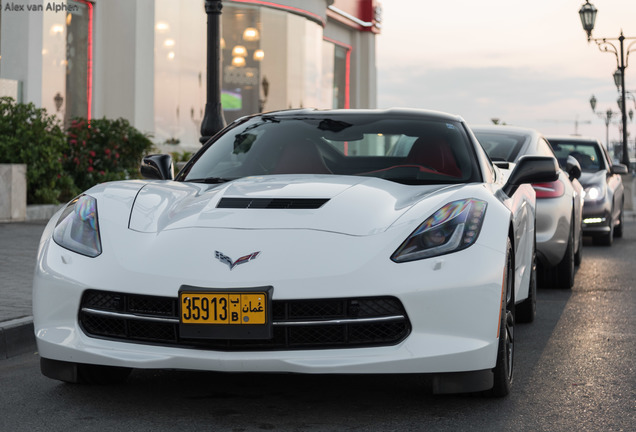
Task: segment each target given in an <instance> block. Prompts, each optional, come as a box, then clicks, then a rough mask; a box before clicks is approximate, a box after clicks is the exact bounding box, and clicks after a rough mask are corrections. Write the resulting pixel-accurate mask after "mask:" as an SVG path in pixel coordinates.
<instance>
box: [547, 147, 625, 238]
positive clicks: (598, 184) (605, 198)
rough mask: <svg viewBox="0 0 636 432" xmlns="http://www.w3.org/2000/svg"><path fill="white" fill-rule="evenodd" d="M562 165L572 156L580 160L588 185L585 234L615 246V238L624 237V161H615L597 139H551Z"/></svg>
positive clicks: (584, 223)
mask: <svg viewBox="0 0 636 432" xmlns="http://www.w3.org/2000/svg"><path fill="white" fill-rule="evenodd" d="M548 141H550V144H551V145H552V148H553V150H554V153H555V154H556V156H557V160H558V161H559V164H560V165H563V162H564V161H565V160H566V159H567V158H568V157H574V158H576V159H577V160H578V161H579V164H580V166H581V170H582V171H583V173H582V174H581V179H580V181H581V184H582V185H583V187H584V188H585V204H584V206H583V234H584V235H586V236H592V238H593V241H594V243H595V244H599V245H605V246H611V245H612V242H613V240H614V237H622V236H623V203H624V196H623V181H622V179H621V174H627V167H626V166H625V165H623V164H615V165H613V164H612V160H611V159H610V157H609V154H607V150H606V149H605V147H603V145H601V143H600V142H599V141H598V140H597V139H595V138H584V137H551V138H548Z"/></svg>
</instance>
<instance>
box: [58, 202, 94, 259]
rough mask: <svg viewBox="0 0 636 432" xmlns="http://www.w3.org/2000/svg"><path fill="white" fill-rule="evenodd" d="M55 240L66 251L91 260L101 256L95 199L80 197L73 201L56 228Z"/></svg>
mask: <svg viewBox="0 0 636 432" xmlns="http://www.w3.org/2000/svg"><path fill="white" fill-rule="evenodd" d="M53 240H54V241H55V243H57V244H59V245H60V246H62V247H63V248H65V249H68V250H71V251H73V252H77V253H79V254H82V255H86V256H89V257H91V258H94V257H96V256H98V255H99V254H101V253H102V242H101V240H100V238H99V224H98V223H97V201H96V200H95V198H93V197H91V196H88V195H80V196H79V197H77V198H75V199H74V200H73V201H71V202H70V203H69V205H68V206H66V208H65V209H64V211H63V212H62V215H61V216H60V219H59V220H58V222H57V225H56V226H55V230H54V231H53Z"/></svg>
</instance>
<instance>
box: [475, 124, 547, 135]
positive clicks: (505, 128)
mask: <svg viewBox="0 0 636 432" xmlns="http://www.w3.org/2000/svg"><path fill="white" fill-rule="evenodd" d="M469 127H470V129H471V130H472V131H473V132H488V133H497V132H501V133H517V134H520V135H529V136H532V137H539V136H543V134H542V133H541V132H539V131H538V130H536V129H532V128H528V127H522V126H510V125H470V126H469Z"/></svg>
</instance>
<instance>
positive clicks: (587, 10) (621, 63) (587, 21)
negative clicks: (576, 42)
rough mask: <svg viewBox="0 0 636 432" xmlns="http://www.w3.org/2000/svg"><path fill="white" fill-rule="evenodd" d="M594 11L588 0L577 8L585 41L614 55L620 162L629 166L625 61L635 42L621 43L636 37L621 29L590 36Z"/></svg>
mask: <svg viewBox="0 0 636 432" xmlns="http://www.w3.org/2000/svg"><path fill="white" fill-rule="evenodd" d="M596 13H597V9H596V8H595V7H594V5H592V4H591V3H590V0H586V1H585V4H584V5H583V6H581V9H580V10H579V16H580V18H581V25H582V26H583V30H585V32H586V33H587V41H588V42H590V41H594V42H596V45H597V46H598V48H599V50H601V51H603V52H611V53H613V54H614V55H615V56H616V64H617V66H618V70H617V71H616V72H615V74H614V80H615V83H616V85H617V86H618V85H619V83H620V92H621V101H622V107H621V117H622V122H623V143H622V144H623V145H622V149H623V151H622V153H623V154H622V155H621V162H622V163H623V164H624V165H625V166H627V167H628V168H629V154H628V152H627V113H626V112H625V69H626V68H627V62H628V60H629V53H630V52H631V47H632V45H634V43H636V42H632V43H630V44H629V45H628V46H627V50H625V49H624V46H623V45H624V41H625V40H634V39H636V37H625V36H624V35H623V31H622V30H621V33H620V35H619V36H618V38H599V39H594V38H592V30H594V22H595V21H596ZM613 40H617V41H618V42H619V48H616V45H614V44H613V43H611V42H608V41H613ZM619 73H620V76H619Z"/></svg>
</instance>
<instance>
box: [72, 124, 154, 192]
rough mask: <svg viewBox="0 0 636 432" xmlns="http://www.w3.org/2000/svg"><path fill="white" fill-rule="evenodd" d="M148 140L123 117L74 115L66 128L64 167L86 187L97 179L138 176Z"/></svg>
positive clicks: (148, 150)
mask: <svg viewBox="0 0 636 432" xmlns="http://www.w3.org/2000/svg"><path fill="white" fill-rule="evenodd" d="M152 146H153V144H152V141H150V139H149V138H148V137H147V136H146V135H144V134H142V133H141V132H139V131H138V130H137V129H135V128H134V127H133V126H131V125H130V123H129V122H128V120H125V119H123V118H120V119H117V120H109V119H106V118H103V119H92V120H91V121H90V122H87V121H86V119H82V118H76V119H73V121H72V122H71V126H70V127H69V129H68V145H67V150H66V151H65V152H64V155H63V157H62V160H63V164H64V169H65V170H66V172H68V173H69V174H70V175H71V176H72V177H73V179H74V180H75V184H76V185H77V186H78V187H79V188H80V189H81V190H86V189H88V188H90V187H92V186H93V185H95V184H97V183H102V182H105V181H112V180H124V179H131V178H139V165H140V163H141V158H142V157H143V156H144V155H145V154H147V153H148V152H150V150H151V149H152Z"/></svg>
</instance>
